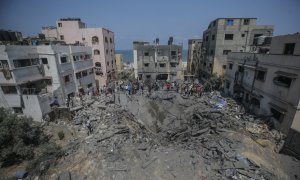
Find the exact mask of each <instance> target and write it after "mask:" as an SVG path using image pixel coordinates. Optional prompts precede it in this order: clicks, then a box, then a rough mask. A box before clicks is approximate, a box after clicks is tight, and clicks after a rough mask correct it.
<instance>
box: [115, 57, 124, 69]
mask: <svg viewBox="0 0 300 180" xmlns="http://www.w3.org/2000/svg"><path fill="white" fill-rule="evenodd" d="M115 56H116V69H117V72H118V74H120V73H121V72H122V71H123V69H124V65H123V54H116V55H115Z"/></svg>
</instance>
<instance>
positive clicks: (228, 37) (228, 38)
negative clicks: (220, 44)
mask: <svg viewBox="0 0 300 180" xmlns="http://www.w3.org/2000/svg"><path fill="white" fill-rule="evenodd" d="M225 40H233V34H225Z"/></svg>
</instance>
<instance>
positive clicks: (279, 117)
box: [270, 108, 284, 123]
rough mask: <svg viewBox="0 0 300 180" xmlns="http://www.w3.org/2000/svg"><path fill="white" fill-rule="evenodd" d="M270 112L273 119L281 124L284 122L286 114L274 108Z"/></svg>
mask: <svg viewBox="0 0 300 180" xmlns="http://www.w3.org/2000/svg"><path fill="white" fill-rule="evenodd" d="M270 110H271V114H272V117H273V118H274V119H276V120H277V121H279V122H280V123H281V122H282V121H283V117H284V114H283V113H281V112H280V111H278V110H276V109H274V108H271V109H270Z"/></svg>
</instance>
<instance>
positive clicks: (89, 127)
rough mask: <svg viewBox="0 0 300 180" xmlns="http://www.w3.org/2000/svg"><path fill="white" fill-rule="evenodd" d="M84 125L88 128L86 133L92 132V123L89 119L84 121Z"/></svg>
mask: <svg viewBox="0 0 300 180" xmlns="http://www.w3.org/2000/svg"><path fill="white" fill-rule="evenodd" d="M86 127H87V129H88V135H90V133H92V131H93V129H92V125H91V121H90V120H87V122H86Z"/></svg>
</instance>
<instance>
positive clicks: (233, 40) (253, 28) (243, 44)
mask: <svg viewBox="0 0 300 180" xmlns="http://www.w3.org/2000/svg"><path fill="white" fill-rule="evenodd" d="M256 20H257V19H256V18H218V19H216V20H214V21H212V22H211V23H210V24H209V26H208V28H207V30H205V31H204V32H203V48H204V52H203V55H204V61H203V63H202V64H201V67H200V68H201V76H202V77H204V78H207V77H208V76H210V75H211V74H213V73H217V74H218V75H224V73H225V69H226V66H227V54H228V53H229V52H251V51H252V50H253V48H252V47H253V44H254V39H255V38H256V37H259V36H263V35H264V36H272V34H273V26H269V25H257V24H256Z"/></svg>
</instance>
